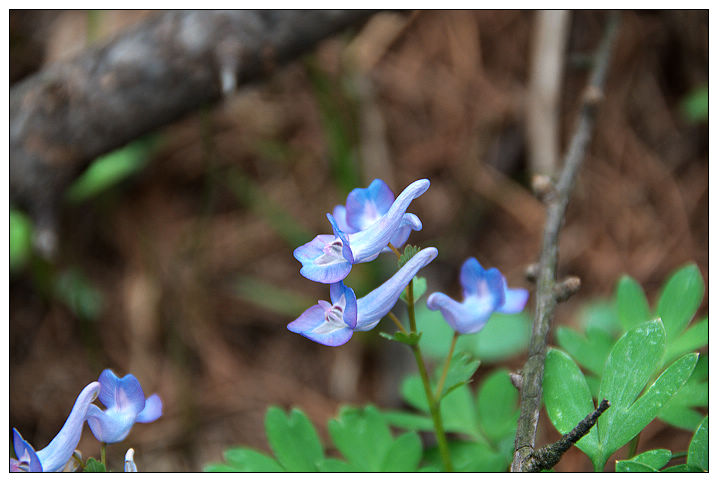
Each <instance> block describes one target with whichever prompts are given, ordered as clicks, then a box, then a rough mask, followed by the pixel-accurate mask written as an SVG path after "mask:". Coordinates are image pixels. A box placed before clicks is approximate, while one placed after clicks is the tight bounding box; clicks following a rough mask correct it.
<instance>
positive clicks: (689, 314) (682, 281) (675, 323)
mask: <svg viewBox="0 0 718 482" xmlns="http://www.w3.org/2000/svg"><path fill="white" fill-rule="evenodd" d="M704 290H705V286H704V284H703V278H702V277H701V272H700V270H699V269H698V266H696V265H695V264H690V265H688V266H684V267H683V268H681V269H679V270H678V271H676V272H675V273H674V274H673V275H672V276H671V277H670V279H669V280H668V282H667V283H666V284H665V286H664V288H663V291H662V292H661V296H660V298H659V299H658V308H657V310H656V315H657V316H660V317H661V320H663V325H664V327H665V329H666V339H667V340H668V341H672V340H673V339H675V338H676V337H677V336H678V335H680V334H681V332H682V331H683V329H684V328H685V327H686V325H688V323H689V322H690V321H691V318H693V315H694V314H695V312H696V310H697V309H698V306H700V304H701V300H703V292H704Z"/></svg>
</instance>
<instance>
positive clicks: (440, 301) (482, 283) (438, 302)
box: [426, 258, 529, 335]
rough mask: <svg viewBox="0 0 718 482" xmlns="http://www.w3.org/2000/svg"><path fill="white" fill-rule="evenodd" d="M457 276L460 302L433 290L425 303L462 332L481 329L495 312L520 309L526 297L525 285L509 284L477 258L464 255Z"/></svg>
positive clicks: (497, 272)
mask: <svg viewBox="0 0 718 482" xmlns="http://www.w3.org/2000/svg"><path fill="white" fill-rule="evenodd" d="M460 280H461V286H462V288H463V291H464V301H463V302H461V303H459V302H457V301H455V300H453V299H451V298H449V297H448V296H447V295H445V294H444V293H432V294H431V295H430V296H429V298H428V299H427V300H426V306H427V307H428V308H429V309H430V310H441V314H442V315H443V316H444V319H445V320H446V322H447V323H448V324H449V325H450V326H451V327H452V328H453V329H454V330H456V331H457V332H459V333H461V334H464V335H466V334H469V333H476V332H477V331H479V330H481V329H482V328H483V327H484V325H486V322H488V321H489V318H490V317H491V314H492V313H494V312H499V313H519V312H521V311H522V310H523V309H524V306H526V301H527V300H528V297H529V292H528V291H527V290H525V289H522V288H517V289H510V288H508V287H507V286H506V279H505V278H504V276H503V275H502V274H501V272H500V271H499V270H498V269H496V268H490V269H487V270H485V269H484V268H482V267H481V264H479V262H478V260H477V259H476V258H469V259H467V260H466V261H465V262H464V264H463V265H462V266H461V276H460Z"/></svg>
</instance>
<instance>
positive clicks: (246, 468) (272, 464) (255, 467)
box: [224, 447, 284, 472]
mask: <svg viewBox="0 0 718 482" xmlns="http://www.w3.org/2000/svg"><path fill="white" fill-rule="evenodd" d="M224 459H225V460H226V461H227V464H228V465H229V466H231V467H232V468H233V469H234V470H232V472H284V469H283V468H282V466H281V465H279V464H278V463H277V461H276V460H274V459H273V458H272V457H270V456H269V455H266V454H263V453H261V452H258V451H256V450H252V449H248V448H242V447H235V448H231V449H227V450H226V451H225V452H224Z"/></svg>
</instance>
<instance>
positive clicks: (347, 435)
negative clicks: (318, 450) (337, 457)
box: [329, 406, 393, 472]
mask: <svg viewBox="0 0 718 482" xmlns="http://www.w3.org/2000/svg"><path fill="white" fill-rule="evenodd" d="M329 434H330V435H331V437H332V441H333V442H334V445H335V446H336V448H337V449H338V450H339V451H340V452H341V453H342V455H343V456H344V457H345V458H346V459H347V461H348V462H349V463H350V464H351V465H352V466H354V467H356V469H357V470H360V471H369V472H376V471H379V470H381V468H382V467H381V464H382V461H383V460H384V457H385V455H386V453H387V452H388V451H389V450H390V448H391V447H392V442H393V440H392V437H391V432H390V431H389V427H388V426H387V424H386V422H385V421H384V419H383V417H382V416H381V414H380V413H379V411H378V410H377V409H376V408H374V407H372V406H367V407H365V408H363V409H361V408H350V407H344V408H342V410H341V411H340V414H339V417H338V418H336V419H333V420H330V421H329Z"/></svg>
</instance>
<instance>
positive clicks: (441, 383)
mask: <svg viewBox="0 0 718 482" xmlns="http://www.w3.org/2000/svg"><path fill="white" fill-rule="evenodd" d="M458 338H459V332H458V331H455V332H454V337H453V338H452V339H451V347H450V348H449V354H448V355H447V356H446V363H444V371H443V372H441V378H440V379H439V384H438V385H437V386H436V395H435V398H436V399H437V400H439V399H440V397H441V390H442V389H443V388H444V382H445V381H446V375H447V373H449V365H451V357H452V356H453V355H454V348H456V340H457V339H458Z"/></svg>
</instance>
